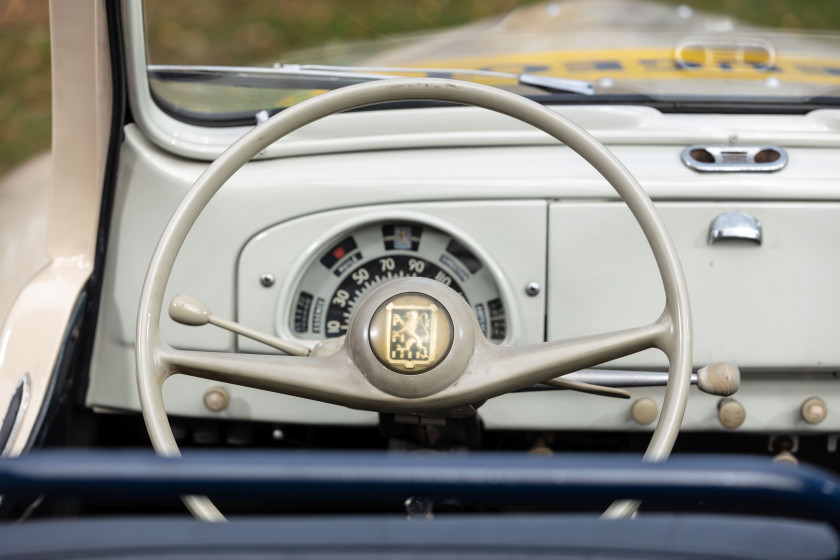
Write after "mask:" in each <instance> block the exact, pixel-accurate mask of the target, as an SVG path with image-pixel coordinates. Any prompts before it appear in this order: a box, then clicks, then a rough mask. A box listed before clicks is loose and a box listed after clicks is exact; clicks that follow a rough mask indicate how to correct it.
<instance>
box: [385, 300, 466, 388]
mask: <svg viewBox="0 0 840 560" xmlns="http://www.w3.org/2000/svg"><path fill="white" fill-rule="evenodd" d="M369 329H370V330H369V340H370V347H371V349H372V350H373V354H374V356H376V359H377V360H379V362H380V363H381V364H382V365H384V366H385V367H386V368H388V369H389V370H391V371H393V372H396V373H400V374H403V375H416V374H419V373H423V372H426V371H429V370H430V369H432V368H434V367H435V366H437V365H438V364H439V363H440V362H442V361H443V360H444V358H446V356H447V354H449V350H450V349H451V348H452V338H453V329H452V319H451V318H450V316H449V313H448V312H447V311H446V308H445V307H444V306H443V305H441V304H440V302H439V301H437V300H436V299H434V298H432V297H430V296H427V295H425V294H419V293H407V294H406V293H403V294H398V295H396V296H393V297H391V298H389V299H388V300H386V301H385V302H384V303H383V304H382V305H380V306H379V308H378V309H377V310H376V311H375V312H374V314H373V317H372V318H371V321H370V327H369Z"/></svg>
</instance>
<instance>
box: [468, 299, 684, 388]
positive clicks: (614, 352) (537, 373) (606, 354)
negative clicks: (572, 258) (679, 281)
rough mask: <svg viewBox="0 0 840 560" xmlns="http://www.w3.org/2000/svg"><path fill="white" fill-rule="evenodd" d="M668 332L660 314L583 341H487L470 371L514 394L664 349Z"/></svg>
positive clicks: (666, 323)
mask: <svg viewBox="0 0 840 560" xmlns="http://www.w3.org/2000/svg"><path fill="white" fill-rule="evenodd" d="M670 333H671V322H670V319H669V318H668V315H667V314H663V315H662V317H661V318H660V319H658V320H657V321H655V322H654V323H651V324H649V325H645V326H643V327H636V328H632V329H625V330H620V331H613V332H608V333H602V334H597V335H592V336H586V337H582V338H573V339H566V340H555V341H551V342H543V343H540V344H532V345H529V346H508V347H500V346H495V345H493V344H490V343H489V342H486V343H485V346H486V347H485V348H483V349H482V351H481V352H479V353H477V355H476V357H475V359H474V360H475V363H474V364H473V365H472V367H471V369H473V368H474V369H477V370H479V371H482V372H485V371H486V372H488V373H482V374H481V375H482V376H484V379H483V380H482V381H480V382H483V383H495V384H498V385H497V388H498V389H499V391H500V392H508V391H514V390H516V389H521V388H523V387H528V386H530V385H533V384H535V383H542V382H544V381H547V380H549V379H554V378H556V377H561V376H563V375H565V374H567V373H572V372H575V371H580V370H582V369H586V368H589V367H593V366H597V365H600V364H602V363H604V362H608V361H610V360H615V359H617V358H622V357H624V356H628V355H630V354H635V353H636V352H640V351H642V350H647V349H648V348H654V347H656V348H664V347H666V346H667V344H668V343H669V341H670V336H671V334H670ZM488 376H491V377H492V379H487V377H488Z"/></svg>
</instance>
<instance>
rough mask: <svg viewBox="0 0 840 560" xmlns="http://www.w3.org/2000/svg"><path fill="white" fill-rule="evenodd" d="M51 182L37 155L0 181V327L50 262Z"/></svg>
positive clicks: (46, 160) (47, 162)
mask: <svg viewBox="0 0 840 560" xmlns="http://www.w3.org/2000/svg"><path fill="white" fill-rule="evenodd" d="M51 178H52V160H51V159H50V156H49V154H41V155H40V156H37V157H36V158H34V159H32V160H30V161H28V162H27V163H25V164H24V165H22V166H20V167H18V168H17V169H15V170H14V171H12V173H10V174H9V175H7V176H6V177H4V178H3V180H2V181H0V286H2V287H3V289H2V290H0V325H2V324H3V321H4V320H5V319H6V315H7V314H8V313H9V309H10V308H11V307H12V304H13V303H14V301H15V299H16V298H17V296H18V294H19V293H20V291H21V290H22V289H23V287H24V286H25V285H26V283H27V282H28V281H29V280H31V279H32V277H33V276H35V273H37V272H38V271H39V270H41V269H42V268H43V267H45V266H46V265H47V264H48V263H49V262H50V261H49V258H48V257H47V254H46V253H47V241H46V236H47V207H48V205H49V200H50V199H49V196H50V183H51V181H50V179H51ZM0 406H5V404H0Z"/></svg>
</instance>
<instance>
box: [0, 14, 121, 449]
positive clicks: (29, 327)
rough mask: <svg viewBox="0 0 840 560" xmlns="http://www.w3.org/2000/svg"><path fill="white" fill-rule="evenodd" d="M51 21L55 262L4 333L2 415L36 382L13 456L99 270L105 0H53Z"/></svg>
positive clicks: (106, 86)
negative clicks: (25, 384) (23, 387)
mask: <svg viewBox="0 0 840 560" xmlns="http://www.w3.org/2000/svg"><path fill="white" fill-rule="evenodd" d="M50 21H51V25H50V29H51V53H52V88H53V110H52V114H53V141H52V145H53V150H52V180H51V184H52V189H51V191H50V199H49V214H48V223H47V227H46V233H45V246H44V248H43V250H44V251H45V253H46V255H47V256H48V258H49V259H50V262H49V264H48V265H47V266H46V267H44V268H42V269H41V270H40V271H39V272H38V274H37V275H35V277H34V278H33V279H32V280H31V281H29V282H28V283H27V285H26V286H25V287H24V288H23V289H22V290H21V292H20V293H19V294H18V296H17V299H16V300H15V301H14V303H13V304H12V307H11V308H10V310H9V312H8V315H7V316H6V317H5V322H4V323H3V326H2V330H0V407H2V408H0V415H1V414H3V413H5V408H6V406H7V403H8V402H9V399H10V397H11V396H12V394H13V392H14V388H15V386H16V384H17V382H18V380H19V379H20V377H21V376H22V375H23V374H24V373H28V374H29V375H30V380H31V386H30V401H29V406H28V407H27V410H26V412H25V414H24V416H23V418H22V420H21V424H20V429H19V431H18V433H17V437H16V439H15V441H14V442H12V446H11V453H12V454H18V453H20V452H21V451H23V450H24V449H25V447H26V444H27V442H28V440H29V437H30V434H31V433H32V429H33V426H34V425H35V421H36V419H37V416H38V413H39V412H40V409H41V404H42V403H43V401H44V398H45V395H46V392H47V388H48V386H49V383H50V379H51V377H52V374H53V370H54V368H55V363H56V359H57V355H58V352H59V349H60V347H61V343H62V340H63V338H64V336H65V332H66V329H67V324H68V322H69V319H70V316H71V313H72V311H73V308H74V306H75V305H76V301H77V299H78V297H79V293H80V291H81V289H82V287H83V286H84V284H85V282H87V280H88V277H89V276H90V273H91V270H92V265H93V255H94V249H95V244H96V233H97V229H98V225H99V223H98V222H99V204H100V200H101V196H102V183H103V177H104V169H105V158H106V154H107V145H108V134H109V125H110V117H111V74H110V60H109V55H108V47H107V45H108V42H107V39H108V37H107V30H106V25H105V12H104V5H103V4H101V3H93V2H88V1H85V0H68V1H65V0H61V1H55V2H51V5H50ZM57 22H60V24H59V25H56V23H57Z"/></svg>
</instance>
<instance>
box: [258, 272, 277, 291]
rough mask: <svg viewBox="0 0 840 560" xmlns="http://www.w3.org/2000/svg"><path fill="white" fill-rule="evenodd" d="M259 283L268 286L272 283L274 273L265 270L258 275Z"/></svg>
mask: <svg viewBox="0 0 840 560" xmlns="http://www.w3.org/2000/svg"><path fill="white" fill-rule="evenodd" d="M260 284H262V285H263V286H265V287H266V288H270V287H271V286H273V285H274V275H273V274H271V273H270V272H265V273H263V274H262V275H261V276H260Z"/></svg>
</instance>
